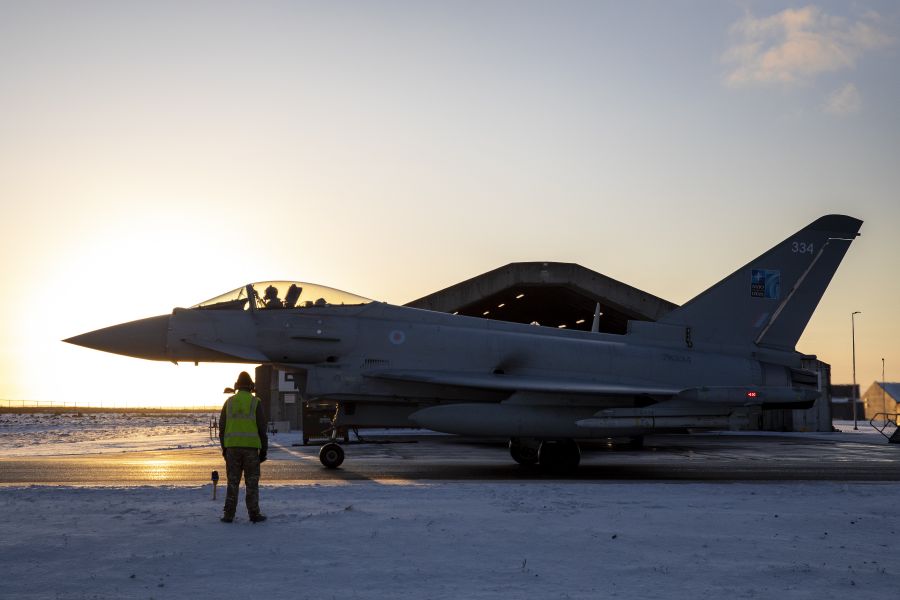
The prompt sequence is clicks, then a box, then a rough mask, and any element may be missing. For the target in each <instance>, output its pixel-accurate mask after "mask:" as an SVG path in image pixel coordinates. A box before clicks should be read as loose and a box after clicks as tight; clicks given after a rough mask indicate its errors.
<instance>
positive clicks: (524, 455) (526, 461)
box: [509, 438, 541, 466]
mask: <svg viewBox="0 0 900 600" xmlns="http://www.w3.org/2000/svg"><path fill="white" fill-rule="evenodd" d="M531 441H532V442H533V443H531V444H529V443H528V442H527V441H526V440H523V439H522V438H509V455H510V456H512V458H513V460H514V461H516V462H517V463H519V464H520V465H526V466H530V465H536V464H537V463H538V450H539V449H540V447H541V445H540V444H539V443H537V442H536V441H535V440H531Z"/></svg>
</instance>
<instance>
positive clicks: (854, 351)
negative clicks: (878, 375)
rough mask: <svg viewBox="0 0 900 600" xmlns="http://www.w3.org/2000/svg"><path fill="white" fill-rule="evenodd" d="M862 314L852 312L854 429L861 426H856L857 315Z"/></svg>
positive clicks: (851, 389)
mask: <svg viewBox="0 0 900 600" xmlns="http://www.w3.org/2000/svg"><path fill="white" fill-rule="evenodd" d="M859 314H862V313H861V312H860V311H858V310H855V311H853V312H852V313H850V330H851V332H852V334H851V337H852V340H853V341H852V343H853V387H852V388H850V400H851V401H852V402H853V430H854V431H858V430H859V427H857V426H856V315H859Z"/></svg>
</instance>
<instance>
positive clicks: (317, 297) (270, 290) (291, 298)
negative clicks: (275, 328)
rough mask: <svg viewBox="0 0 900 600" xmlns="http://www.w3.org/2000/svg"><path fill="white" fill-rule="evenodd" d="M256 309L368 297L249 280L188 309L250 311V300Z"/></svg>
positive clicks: (347, 302)
mask: <svg viewBox="0 0 900 600" xmlns="http://www.w3.org/2000/svg"><path fill="white" fill-rule="evenodd" d="M248 299H252V300H253V306H255V308H256V309H258V310H270V309H279V308H281V309H284V308H306V307H309V306H335V305H337V306H342V305H350V304H368V303H369V302H372V300H370V299H369V298H363V297H362V296H357V295H356V294H350V293H348V292H342V291H341V290H336V289H334V288H330V287H325V286H324V285H316V284H314V283H304V282H302V281H260V282H257V283H250V284H247V285H245V286H243V287H239V288H238V289H236V290H232V291H230V292H228V293H227V294H222V295H221V296H216V297H215V298H211V299H209V300H207V301H206V302H201V303H200V304H196V305H194V306H192V307H191V308H201V309H207V310H249V309H250V306H251V305H250V303H249V302H248V301H247V300H248Z"/></svg>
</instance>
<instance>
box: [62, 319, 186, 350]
mask: <svg viewBox="0 0 900 600" xmlns="http://www.w3.org/2000/svg"><path fill="white" fill-rule="evenodd" d="M168 333H169V315H161V316H158V317H150V318H149V319H140V320H138V321H131V322H130V323H122V324H121V325H113V326H112V327H105V328H103V329H98V330H96V331H91V332H88V333H83V334H81V335H76V336H75V337H70V338H69V339H67V340H63V341H64V342H68V343H70V344H76V345H78V346H84V347H85V348H92V349H94V350H102V351H103V352H112V353H113V354H124V355H125V356H134V357H135V358H146V359H148V360H169V357H168V356H167V355H166V346H167V342H166V339H167V337H168Z"/></svg>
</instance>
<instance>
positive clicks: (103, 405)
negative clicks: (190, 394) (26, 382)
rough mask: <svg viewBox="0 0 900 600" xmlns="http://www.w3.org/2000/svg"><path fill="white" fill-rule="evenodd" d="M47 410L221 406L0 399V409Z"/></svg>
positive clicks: (200, 409)
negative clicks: (139, 404)
mask: <svg viewBox="0 0 900 600" xmlns="http://www.w3.org/2000/svg"><path fill="white" fill-rule="evenodd" d="M41 408H45V409H48V410H66V409H72V410H154V411H180V412H218V411H219V410H220V409H221V408H222V405H216V406H204V405H194V406H165V405H162V404H159V405H152V404H145V405H141V406H135V405H132V404H127V403H125V402H103V401H99V400H98V401H96V402H77V401H60V400H3V399H0V409H41Z"/></svg>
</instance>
